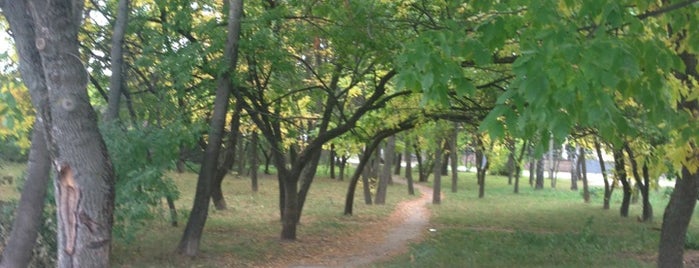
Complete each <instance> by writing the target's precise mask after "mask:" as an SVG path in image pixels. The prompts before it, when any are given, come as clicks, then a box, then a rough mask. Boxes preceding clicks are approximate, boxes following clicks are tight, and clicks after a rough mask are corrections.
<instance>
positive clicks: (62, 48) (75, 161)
mask: <svg viewBox="0 0 699 268" xmlns="http://www.w3.org/2000/svg"><path fill="white" fill-rule="evenodd" d="M5 4H6V3H4V2H2V6H3V11H7V10H6V8H8V9H9V10H13V11H16V12H12V14H9V13H7V12H4V14H5V16H6V17H7V18H8V21H10V24H11V25H13V26H12V27H13V30H14V31H18V32H21V33H22V34H20V35H17V36H15V38H16V39H15V44H16V46H17V47H18V48H20V49H18V51H19V52H20V58H24V59H22V60H20V61H21V62H23V63H24V64H23V63H21V64H22V65H26V62H27V61H30V60H36V59H39V58H40V62H41V66H42V67H41V68H36V67H37V65H33V66H25V67H20V68H22V69H24V70H25V71H26V72H31V73H33V74H34V75H31V76H30V75H27V76H24V75H23V77H24V79H26V80H25V84H28V85H32V86H29V87H28V88H29V89H30V90H34V89H38V87H35V86H33V85H34V84H43V83H45V85H46V88H47V89H48V90H47V91H48V94H47V95H46V96H47V97H48V98H46V99H45V100H42V101H41V102H37V103H35V105H37V106H35V109H36V110H37V111H38V114H40V115H41V116H40V118H41V120H42V121H43V123H44V127H45V129H46V130H47V131H46V132H45V133H44V134H45V135H46V136H45V138H46V141H47V142H46V147H47V149H48V152H49V155H50V158H51V160H52V161H53V163H55V164H54V169H55V170H56V172H57V174H58V177H57V178H56V180H55V187H56V189H57V192H56V206H57V210H58V215H57V219H58V234H57V235H58V266H59V267H73V266H74V264H76V263H78V264H80V265H83V266H87V267H104V266H108V265H109V252H110V249H111V246H110V242H111V227H112V222H113V218H112V213H113V208H114V188H113V187H114V173H113V170H112V166H111V161H110V159H109V157H108V155H107V152H106V146H105V144H104V141H103V139H102V136H101V135H100V133H99V130H98V128H97V115H96V113H95V111H94V110H93V108H92V106H91V105H90V103H89V101H88V100H89V98H88V96H87V91H86V85H87V82H88V77H87V71H86V69H85V66H84V65H83V63H82V60H81V59H80V57H79V56H78V55H79V52H78V46H79V42H78V38H77V34H78V29H79V26H80V24H81V22H82V10H83V4H82V2H81V1H37V2H33V3H32V4H29V5H27V4H26V3H25V2H24V1H13V2H12V3H9V6H6V5H5ZM8 14H9V16H8ZM28 14H31V16H32V17H29V16H28ZM33 30H35V31H34V34H35V35H32V34H31V32H32V31H33ZM30 46H35V47H36V50H31V49H26V48H28V47H30ZM37 53H38V55H37ZM35 62H36V61H35ZM25 68H26V69H25ZM25 71H23V73H24V72H25ZM27 74H28V73H27ZM42 78H43V79H42ZM32 94H34V93H32ZM38 94H41V93H40V92H39V93H38ZM37 146H41V145H40V144H39V145H37Z"/></svg>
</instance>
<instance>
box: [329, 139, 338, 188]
mask: <svg viewBox="0 0 699 268" xmlns="http://www.w3.org/2000/svg"><path fill="white" fill-rule="evenodd" d="M336 158H337V155H336V153H335V144H334V143H332V144H330V155H329V156H328V160H329V161H328V164H329V165H330V178H331V179H334V178H335V159H336Z"/></svg>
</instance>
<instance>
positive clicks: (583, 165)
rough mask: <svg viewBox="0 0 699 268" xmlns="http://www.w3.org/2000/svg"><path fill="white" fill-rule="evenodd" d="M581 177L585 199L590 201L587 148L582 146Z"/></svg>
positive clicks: (587, 201)
mask: <svg viewBox="0 0 699 268" xmlns="http://www.w3.org/2000/svg"><path fill="white" fill-rule="evenodd" d="M580 175H581V176H580V177H581V178H582V183H583V200H585V203H590V187H589V184H588V183H587V164H586V161H585V148H583V147H580Z"/></svg>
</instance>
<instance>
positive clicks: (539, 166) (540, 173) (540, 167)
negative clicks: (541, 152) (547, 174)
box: [534, 157, 544, 190]
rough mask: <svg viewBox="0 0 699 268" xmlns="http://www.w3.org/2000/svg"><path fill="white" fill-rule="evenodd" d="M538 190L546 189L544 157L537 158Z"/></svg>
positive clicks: (536, 187)
mask: <svg viewBox="0 0 699 268" xmlns="http://www.w3.org/2000/svg"><path fill="white" fill-rule="evenodd" d="M534 189H536V190H541V189H544V159H543V157H541V158H539V159H537V160H536V186H535V187H534Z"/></svg>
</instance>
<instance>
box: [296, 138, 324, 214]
mask: <svg viewBox="0 0 699 268" xmlns="http://www.w3.org/2000/svg"><path fill="white" fill-rule="evenodd" d="M321 152H322V149H318V151H316V152H314V153H312V155H311V157H310V158H311V159H310V160H309V162H308V163H307V164H306V166H305V167H304V168H303V171H302V172H301V189H299V193H298V215H297V218H296V223H298V222H299V221H300V220H301V213H302V212H303V207H304V204H305V203H306V197H307V196H308V191H309V190H310V189H311V183H313V179H314V178H315V176H316V171H317V170H318V163H319V162H320V155H321Z"/></svg>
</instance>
